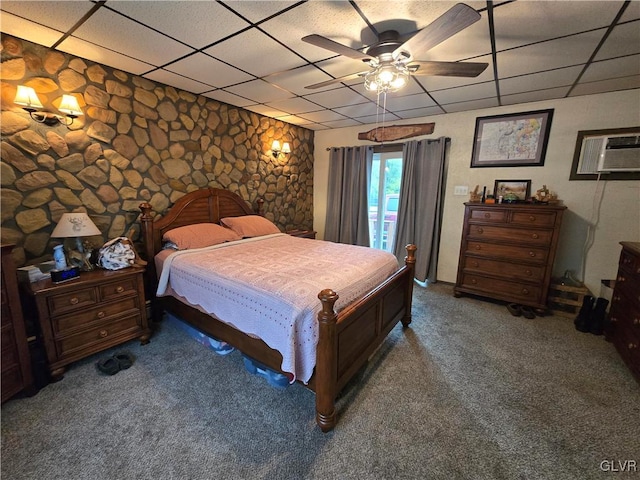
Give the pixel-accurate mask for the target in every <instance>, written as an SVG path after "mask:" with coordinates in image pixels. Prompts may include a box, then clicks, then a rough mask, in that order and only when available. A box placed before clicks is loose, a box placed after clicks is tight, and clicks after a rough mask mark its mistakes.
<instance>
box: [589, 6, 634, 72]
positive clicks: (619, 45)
mask: <svg viewBox="0 0 640 480" xmlns="http://www.w3.org/2000/svg"><path fill="white" fill-rule="evenodd" d="M637 3H638V5H640V2H637ZM638 52H640V20H637V21H635V22H630V23H625V24H624V25H620V26H617V27H615V28H614V29H613V30H612V31H611V33H610V34H609V36H608V37H607V39H606V40H605V42H604V45H602V47H600V50H598V53H597V55H596V56H595V58H594V60H604V59H607V58H614V57H621V56H623V55H631V54H634V53H638Z"/></svg>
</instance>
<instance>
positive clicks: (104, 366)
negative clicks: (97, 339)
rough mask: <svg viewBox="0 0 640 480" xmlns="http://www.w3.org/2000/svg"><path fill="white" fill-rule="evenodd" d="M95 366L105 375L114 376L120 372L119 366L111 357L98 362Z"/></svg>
mask: <svg viewBox="0 0 640 480" xmlns="http://www.w3.org/2000/svg"><path fill="white" fill-rule="evenodd" d="M96 366H97V367H98V370H100V371H101V372H102V373H104V374H107V375H115V374H116V373H118V372H119V371H120V364H119V363H118V361H117V360H116V359H115V358H113V357H109V358H104V359H102V360H100V361H99V362H98V363H97V364H96Z"/></svg>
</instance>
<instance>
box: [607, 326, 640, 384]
mask: <svg viewBox="0 0 640 480" xmlns="http://www.w3.org/2000/svg"><path fill="white" fill-rule="evenodd" d="M613 344H614V345H615V347H616V350H618V353H619V354H620V357H622V359H623V360H624V362H625V363H626V364H627V365H628V366H629V369H630V370H631V371H632V372H633V373H634V374H635V375H636V376H638V375H640V336H639V335H637V333H636V332H633V331H631V329H629V328H626V326H624V325H617V326H616V335H615V336H614V337H613ZM639 378H640V377H639Z"/></svg>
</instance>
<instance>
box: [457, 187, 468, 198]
mask: <svg viewBox="0 0 640 480" xmlns="http://www.w3.org/2000/svg"><path fill="white" fill-rule="evenodd" d="M453 194H454V195H460V196H462V195H469V187H468V186H466V185H456V186H455V187H453Z"/></svg>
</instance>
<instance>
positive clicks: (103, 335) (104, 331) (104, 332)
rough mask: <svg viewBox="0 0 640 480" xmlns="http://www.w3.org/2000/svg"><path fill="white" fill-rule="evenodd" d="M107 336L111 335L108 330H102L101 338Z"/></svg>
mask: <svg viewBox="0 0 640 480" xmlns="http://www.w3.org/2000/svg"><path fill="white" fill-rule="evenodd" d="M107 335H109V332H107V331H106V330H100V338H104V337H106V336H107Z"/></svg>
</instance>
